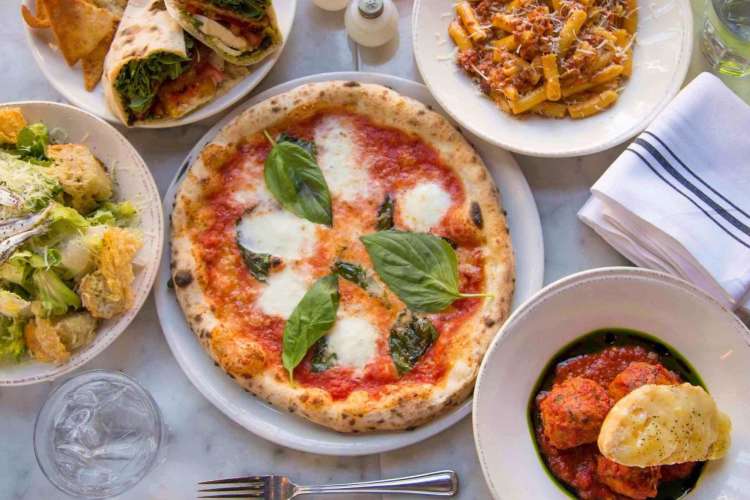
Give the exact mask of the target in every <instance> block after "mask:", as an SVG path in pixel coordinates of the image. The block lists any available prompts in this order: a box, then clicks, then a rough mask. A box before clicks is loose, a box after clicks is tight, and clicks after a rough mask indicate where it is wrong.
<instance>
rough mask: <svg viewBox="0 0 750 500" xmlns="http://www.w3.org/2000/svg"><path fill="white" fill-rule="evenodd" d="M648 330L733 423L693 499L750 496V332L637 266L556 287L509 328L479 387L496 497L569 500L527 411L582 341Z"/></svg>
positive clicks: (684, 286) (478, 412)
mask: <svg viewBox="0 0 750 500" xmlns="http://www.w3.org/2000/svg"><path fill="white" fill-rule="evenodd" d="M613 327H616V328H626V329H630V330H637V331H641V332H645V333H648V334H650V335H652V336H653V337H656V338H657V339H658V340H660V341H661V342H664V343H665V344H668V345H670V346H672V347H673V348H674V349H675V350H677V351H678V352H679V353H681V354H682V355H683V356H684V357H685V358H686V359H687V360H688V362H690V363H691V365H692V366H693V367H694V368H695V370H696V371H697V372H698V374H700V376H701V377H702V379H703V381H704V382H705V384H706V387H707V389H708V391H709V392H710V394H711V395H712V396H713V398H714V399H715V400H716V402H717V404H718V406H719V408H720V409H721V410H722V411H724V412H726V413H727V414H728V415H729V416H730V418H731V419H732V424H733V429H732V445H731V448H730V451H729V454H728V455H727V456H726V457H724V458H723V459H721V460H717V461H713V462H709V463H708V464H707V466H706V467H705V468H704V470H703V472H702V474H701V476H700V478H699V480H698V483H697V485H696V487H695V488H694V489H693V491H692V492H691V493H690V494H689V495H690V497H691V498H722V499H724V500H739V499H743V498H747V491H748V487H750V483H748V478H750V461H749V460H748V459H747V457H748V456H750V404H748V402H747V395H748V394H750V376H748V375H750V344H749V342H750V332H749V331H748V330H747V328H746V327H745V326H744V325H743V324H742V323H741V322H740V320H739V319H738V318H737V317H736V316H735V315H734V314H732V313H731V312H730V311H728V310H727V309H725V308H724V307H722V306H721V305H720V304H719V303H718V302H716V301H715V300H714V299H712V298H711V297H710V296H708V295H707V294H706V293H704V292H702V291H701V290H699V289H697V288H695V287H694V286H692V285H690V284H688V283H686V282H684V281H682V280H680V279H678V278H674V277H671V276H668V275H666V274H662V273H659V272H655V271H647V270H644V269H636V268H604V269H596V270H593V271H586V272H582V273H578V274H575V275H572V276H570V277H567V278H564V279H562V280H560V281H558V282H556V283H553V284H551V285H549V286H547V287H546V288H544V289H543V290H541V291H540V292H539V293H537V294H536V295H535V296H534V297H532V298H531V299H529V300H528V301H527V302H526V303H525V304H524V305H523V306H521V307H520V308H519V309H517V310H516V311H515V312H514V313H513V314H512V315H511V317H510V319H509V320H508V321H507V322H506V324H505V326H504V327H503V328H502V330H501V332H500V334H499V335H497V336H496V337H495V341H494V342H493V343H492V345H491V346H490V349H489V351H488V353H487V355H486V356H485V358H484V362H483V363H482V366H481V368H480V371H479V377H478V379H477V384H476V388H475V391H474V412H473V424H474V439H475V442H476V447H477V453H478V455H479V461H480V463H481V466H482V471H483V473H484V477H485V479H486V480H487V483H488V485H489V488H490V491H491V492H492V495H493V496H494V498H496V499H500V498H502V499H514V498H544V499H555V498H569V496H568V494H567V493H566V492H564V491H563V490H561V489H560V488H559V487H558V486H557V485H556V483H554V482H553V481H552V479H551V478H550V476H549V475H548V474H547V472H546V469H545V466H544V464H543V463H542V461H541V458H540V457H539V455H538V454H537V452H536V449H535V447H534V437H533V435H532V431H531V429H530V427H529V423H528V422H527V409H528V404H529V402H530V398H531V397H532V392H533V391H534V387H535V384H536V382H537V379H538V378H539V376H540V375H541V374H542V372H543V371H544V369H545V366H546V365H547V363H548V362H549V361H550V360H551V359H553V357H554V356H555V355H556V354H557V353H558V352H559V351H560V350H561V349H562V348H563V347H565V346H566V345H567V344H569V343H570V342H572V341H573V340H575V339H577V338H579V337H581V336H583V335H585V334H586V333H589V332H591V331H593V330H598V329H602V328H613Z"/></svg>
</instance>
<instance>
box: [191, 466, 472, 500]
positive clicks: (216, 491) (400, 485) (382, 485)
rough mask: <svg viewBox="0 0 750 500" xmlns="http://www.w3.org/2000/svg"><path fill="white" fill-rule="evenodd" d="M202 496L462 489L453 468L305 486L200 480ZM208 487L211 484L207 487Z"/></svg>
mask: <svg viewBox="0 0 750 500" xmlns="http://www.w3.org/2000/svg"><path fill="white" fill-rule="evenodd" d="M198 486H199V488H200V489H199V490H198V493H199V498H263V499H265V500H290V499H292V498H295V497H298V496H302V495H332V494H355V493H376V494H385V493H392V494H395V493H400V494H407V495H427V496H444V497H448V496H453V495H454V494H456V492H457V491H458V476H457V475H456V473H455V472H454V471H452V470H443V471H436V472H428V473H426V474H417V475H414V476H406V477H399V478H394V479H379V480H377V481H364V482H358V483H343V484H328V485H313V486H303V485H298V484H295V483H293V482H292V481H290V480H289V477H288V476H281V475H276V474H273V475H268V476H248V477H236V478H229V479H217V480H214V481H203V482H200V483H198ZM206 486H210V487H209V488H206Z"/></svg>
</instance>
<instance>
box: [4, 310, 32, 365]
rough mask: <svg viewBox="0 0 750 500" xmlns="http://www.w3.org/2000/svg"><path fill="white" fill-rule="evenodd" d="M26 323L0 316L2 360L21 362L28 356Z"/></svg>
mask: <svg viewBox="0 0 750 500" xmlns="http://www.w3.org/2000/svg"><path fill="white" fill-rule="evenodd" d="M25 323H26V322H25V321H23V320H19V319H10V318H6V317H1V316H0V359H6V360H13V361H19V360H20V359H21V358H22V357H23V355H24V354H26V341H25V340H24V337H23V327H24V325H25Z"/></svg>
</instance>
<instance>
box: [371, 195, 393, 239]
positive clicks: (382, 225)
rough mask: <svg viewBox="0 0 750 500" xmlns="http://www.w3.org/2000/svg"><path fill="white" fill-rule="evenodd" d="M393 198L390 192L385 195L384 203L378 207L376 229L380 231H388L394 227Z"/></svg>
mask: <svg viewBox="0 0 750 500" xmlns="http://www.w3.org/2000/svg"><path fill="white" fill-rule="evenodd" d="M393 212H394V207H393V198H391V195H390V194H387V195H385V199H384V200H383V203H381V204H380V207H378V215H377V218H376V219H375V229H377V230H378V231H386V230H388V229H393Z"/></svg>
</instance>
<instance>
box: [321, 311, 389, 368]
mask: <svg viewBox="0 0 750 500" xmlns="http://www.w3.org/2000/svg"><path fill="white" fill-rule="evenodd" d="M379 336H380V334H379V333H378V329H377V328H375V326H373V325H372V323H370V322H369V321H367V320H366V319H363V318H358V317H354V316H344V315H339V317H338V318H337V320H336V323H335V324H334V326H333V329H332V330H331V332H330V333H329V334H328V339H327V340H328V349H329V350H330V351H331V352H333V353H335V354H336V363H337V364H338V365H341V366H348V367H352V368H355V369H358V370H359V369H362V368H364V367H365V365H367V363H369V362H370V361H371V360H372V359H373V358H374V357H375V354H376V352H377V342H378V337H379Z"/></svg>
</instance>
